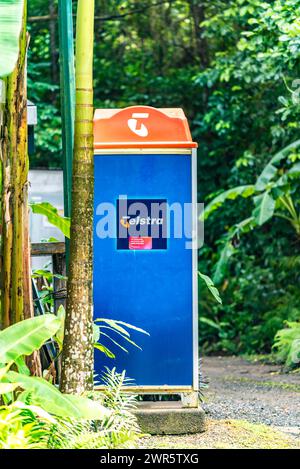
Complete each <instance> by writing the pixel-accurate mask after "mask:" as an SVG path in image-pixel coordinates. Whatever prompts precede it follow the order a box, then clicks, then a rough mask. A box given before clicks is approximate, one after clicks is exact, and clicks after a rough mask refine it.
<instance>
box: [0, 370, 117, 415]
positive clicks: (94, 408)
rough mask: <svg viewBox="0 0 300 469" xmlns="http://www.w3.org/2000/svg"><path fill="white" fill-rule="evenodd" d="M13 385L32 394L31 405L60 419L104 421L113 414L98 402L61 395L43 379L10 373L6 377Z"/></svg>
mask: <svg viewBox="0 0 300 469" xmlns="http://www.w3.org/2000/svg"><path fill="white" fill-rule="evenodd" d="M6 377H7V379H8V380H9V381H10V382H11V383H18V384H19V386H20V387H22V388H23V389H24V390H25V391H30V393H31V403H32V404H33V405H36V406H40V407H42V409H44V410H45V411H46V412H49V413H50V414H53V415H56V416H58V417H65V418H74V419H76V420H81V419H84V420H102V419H104V418H106V417H109V416H110V414H111V412H110V411H109V410H108V409H106V408H105V407H104V406H103V405H101V404H99V402H97V401H92V400H91V399H88V398H86V397H81V396H73V395H71V394H63V393H61V392H60V391H59V390H58V389H57V388H56V387H55V386H54V385H53V384H51V383H49V382H48V381H46V380H45V379H43V378H35V377H32V376H26V375H21V374H20V373H16V372H14V371H9V372H8V373H7V375H6Z"/></svg>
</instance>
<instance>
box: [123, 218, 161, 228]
mask: <svg viewBox="0 0 300 469" xmlns="http://www.w3.org/2000/svg"><path fill="white" fill-rule="evenodd" d="M120 223H121V225H122V226H123V227H124V228H129V227H130V225H136V226H137V225H162V224H163V218H151V217H146V218H145V217H140V216H138V217H136V218H130V217H129V216H123V217H122V218H121V220H120Z"/></svg>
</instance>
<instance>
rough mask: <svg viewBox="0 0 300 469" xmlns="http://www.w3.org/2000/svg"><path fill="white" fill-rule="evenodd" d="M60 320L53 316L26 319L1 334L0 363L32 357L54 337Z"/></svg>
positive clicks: (46, 315)
mask: <svg viewBox="0 0 300 469" xmlns="http://www.w3.org/2000/svg"><path fill="white" fill-rule="evenodd" d="M59 327H60V320H59V319H57V318H56V317H55V316H54V315H53V314H45V315H43V316H38V317H36V318H30V319H25V320H24V321H21V322H18V323H17V324H14V325H13V326H10V327H8V328H7V329H4V330H3V331H1V332H0V363H2V364H6V363H9V362H15V361H16V360H17V359H18V358H19V357H20V356H21V355H31V354H32V352H34V351H35V350H38V349H39V348H40V347H41V346H42V345H43V344H44V343H45V341H46V340H48V339H50V337H52V336H54V335H55V333H56V331H57V330H58V329H59Z"/></svg>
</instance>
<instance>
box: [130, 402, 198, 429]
mask: <svg viewBox="0 0 300 469" xmlns="http://www.w3.org/2000/svg"><path fill="white" fill-rule="evenodd" d="M134 413H135V415H136V417H137V420H138V423H139V426H140V428H141V431H142V432H143V433H149V434H150V435H184V434H187V433H202V432H204V431H205V430H206V428H205V423H206V422H205V412H204V410H203V409H202V408H201V407H197V408H189V409H188V408H183V407H182V406H181V403H178V402H142V403H140V405H139V406H138V408H137V409H136V410H135V411H134Z"/></svg>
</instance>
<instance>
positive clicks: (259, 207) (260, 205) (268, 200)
mask: <svg viewBox="0 0 300 469" xmlns="http://www.w3.org/2000/svg"><path fill="white" fill-rule="evenodd" d="M254 204H255V208H254V210H253V212H252V215H253V216H254V218H255V221H256V223H257V224H258V225H259V226H261V225H263V224H264V223H266V221H268V220H269V219H270V218H271V217H272V216H273V215H274V210H275V200H274V199H273V197H272V196H271V194H270V192H269V191H266V192H263V193H262V194H260V195H257V196H256V197H254Z"/></svg>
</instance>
